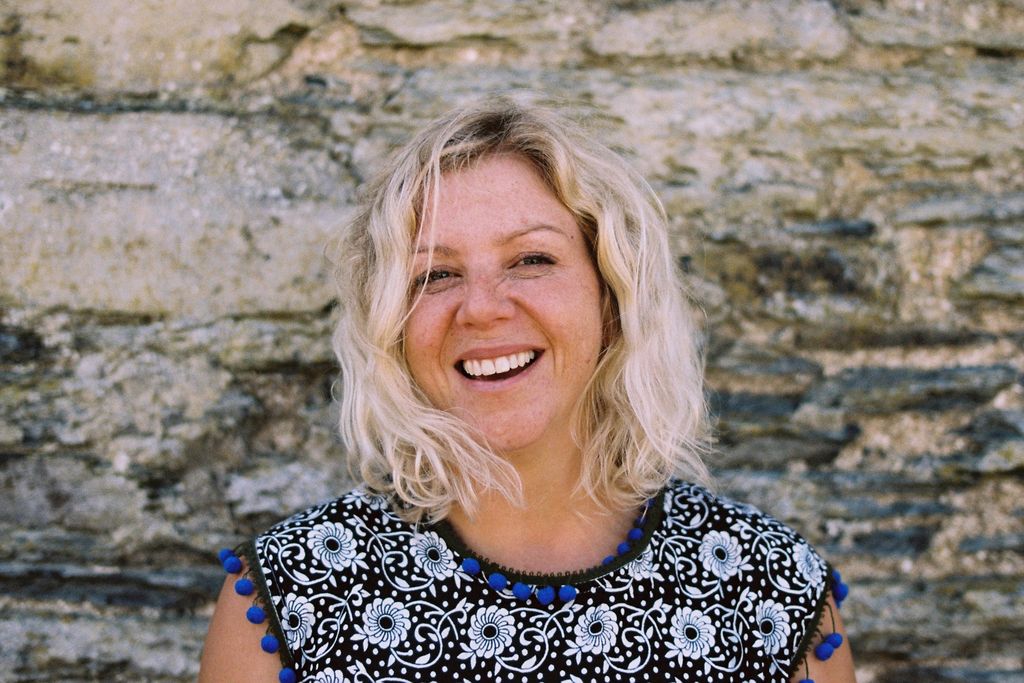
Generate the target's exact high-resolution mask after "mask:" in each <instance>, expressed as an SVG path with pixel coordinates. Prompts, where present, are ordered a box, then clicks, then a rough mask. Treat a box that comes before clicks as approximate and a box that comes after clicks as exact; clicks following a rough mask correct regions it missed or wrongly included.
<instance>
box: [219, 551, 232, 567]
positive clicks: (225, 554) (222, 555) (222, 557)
mask: <svg viewBox="0 0 1024 683" xmlns="http://www.w3.org/2000/svg"><path fill="white" fill-rule="evenodd" d="M234 555H235V551H234V550H232V549H231V548H221V549H220V552H219V553H217V560H218V561H220V563H221V564H224V560H226V559H228V558H229V557H234Z"/></svg>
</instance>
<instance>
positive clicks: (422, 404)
mask: <svg viewBox="0 0 1024 683" xmlns="http://www.w3.org/2000/svg"><path fill="white" fill-rule="evenodd" d="M491 154H516V155H519V156H521V157H522V158H524V159H526V160H528V161H529V162H531V163H532V164H533V166H534V168H535V169H536V170H537V172H538V173H539V175H540V177H541V178H542V179H543V180H544V182H545V183H546V184H547V185H548V187H549V188H550V189H551V191H552V192H553V193H554V194H555V196H557V197H558V199H559V200H560V201H561V202H562V203H563V204H564V205H565V206H566V207H567V208H568V209H569V211H570V212H571V213H572V214H573V215H574V216H575V218H576V220H577V223H578V225H579V226H580V229H581V231H582V232H583V234H584V235H585V237H586V239H587V241H588V245H589V248H590V253H591V254H592V256H593V258H594V262H595V264H596V266H597V270H598V272H599V273H600V277H601V280H602V283H603V286H604V288H605V290H606V292H605V294H606V296H605V297H604V299H605V301H606V302H607V305H606V306H605V311H604V314H605V329H606V334H605V337H606V338H605V344H604V348H603V350H602V354H601V357H600V359H599V361H598V365H597V368H596V370H595V372H594V375H593V377H592V378H591V380H590V382H589V384H588V386H587V388H586V389H585V390H584V393H583V395H582V396H581V398H580V401H579V403H578V406H577V409H576V412H575V419H574V425H573V436H574V438H575V440H576V442H577V444H578V445H579V446H580V448H581V451H582V453H583V462H582V469H581V476H580V481H579V483H578V486H577V491H583V492H585V493H586V494H587V495H589V496H591V497H592V498H593V499H594V500H595V501H596V502H598V503H599V504H601V505H606V506H607V505H610V506H615V507H631V506H634V505H639V504H640V503H641V502H642V501H643V500H645V499H647V498H649V497H650V496H652V495H654V494H655V493H656V492H657V491H658V490H659V489H660V488H662V487H663V486H664V485H665V484H666V483H667V481H668V480H669V479H670V478H671V477H673V476H676V477H680V478H682V479H687V480H690V481H695V482H699V483H705V484H706V483H708V482H709V479H710V477H709V475H708V471H707V469H706V467H705V466H704V464H703V462H702V460H701V456H702V455H703V454H704V453H706V452H707V449H708V444H709V437H708V417H707V404H706V402H705V399H704V394H703V359H702V356H701V353H700V348H699V343H698V342H699V338H698V328H697V325H696V323H695V319H694V310H693V309H692V307H691V306H690V305H689V302H688V297H687V296H686V292H685V290H684V288H683V286H682V283H681V281H680V279H679V275H678V272H677V269H676V265H675V263H674V260H673V257H672V255H671V250H670V248H669V243H668V231H667V219H666V216H665V212H664V209H663V207H662V205H661V202H660V201H659V200H658V198H657V196H656V195H655V193H654V191H653V190H652V189H651V187H650V186H649V185H648V184H647V183H646V182H645V181H644V180H643V178H642V177H640V175H639V174H638V173H637V172H636V171H635V170H633V169H632V168H631V167H630V166H629V165H628V164H627V163H626V162H625V161H623V160H622V159H621V158H620V157H619V156H618V155H616V154H615V153H614V152H612V151H611V150H609V149H608V148H606V147H604V146H603V145H601V144H599V143H597V142H595V141H594V140H593V138H591V137H589V136H587V135H586V134H585V132H584V131H583V130H582V129H580V128H579V127H578V126H577V125H576V124H574V123H571V122H569V121H567V120H566V119H564V118H562V117H561V116H559V115H557V114H555V113H554V112H552V111H549V110H546V109H543V108H540V107H536V106H532V105H526V104H521V103H517V102H516V101H514V100H512V99H509V98H507V97H495V98H489V99H486V100H483V101H480V102H477V103H475V104H471V105H469V106H464V107H461V108H458V109H455V110H453V111H451V112H449V113H447V114H445V115H443V116H441V117H440V118H438V119H436V120H435V121H433V122H432V123H430V124H428V125H427V126H426V127H425V128H424V129H423V130H422V131H421V132H420V133H419V134H418V135H416V136H415V137H414V138H413V139H412V140H411V141H410V142H409V143H408V144H406V145H405V146H403V147H402V148H401V149H399V150H397V152H396V153H395V154H394V155H393V156H392V157H391V158H390V160H389V161H388V162H387V163H386V164H385V167H384V168H383V169H382V170H381V171H380V173H379V174H378V175H377V177H376V179H375V180H374V181H372V182H371V183H370V184H369V185H368V186H367V188H366V189H367V191H366V194H365V197H364V201H363V207H362V209H361V211H360V212H359V214H358V215H357V216H356V218H355V219H354V220H353V221H352V223H351V224H350V225H349V226H348V229H347V230H346V231H345V232H344V233H343V234H341V235H340V236H339V238H338V240H337V241H336V243H335V245H334V246H335V254H334V256H333V257H332V260H333V262H334V264H335V278H336V282H337V285H338V290H339V295H340V301H341V315H340V319H339V321H338V324H337V327H336V328H335V331H334V336H333V346H334V352H335V354H336V355H337V358H338V361H339V363H340V365H341V373H340V396H339V397H338V403H339V408H340V417H339V423H340V433H341V438H342V442H343V444H344V446H345V448H346V450H347V453H348V455H349V464H350V468H351V470H352V473H353V476H354V477H355V478H357V479H359V480H361V481H362V482H363V483H364V484H365V485H366V486H367V487H368V488H369V489H370V490H372V491H375V492H378V493H382V494H385V495H389V496H391V497H393V498H396V499H397V502H398V503H399V513H400V514H401V515H402V516H403V517H405V518H406V519H409V520H410V521H420V520H422V519H424V518H426V519H427V520H429V521H436V520H437V519H440V518H442V517H444V516H445V515H446V514H447V513H448V511H449V509H450V508H451V506H452V504H453V503H458V504H459V505H460V506H461V507H463V508H464V509H465V510H467V512H469V513H470V514H472V511H473V510H474V509H475V506H476V503H477V500H478V495H479V493H480V492H482V491H484V490H487V489H492V490H496V491H498V492H500V493H502V494H503V495H505V496H507V497H508V498H509V499H510V500H512V501H518V502H521V501H522V491H521V485H520V481H519V478H518V476H517V474H516V471H515V468H514V467H513V466H512V465H511V464H510V463H509V462H508V461H506V460H504V459H503V458H502V457H501V456H500V455H499V454H497V453H495V452H493V451H492V450H490V449H489V448H488V446H487V445H486V443H485V441H484V440H483V439H482V438H481V437H480V435H478V434H475V433H474V432H473V431H472V430H471V428H470V427H469V425H468V424H467V423H465V422H464V421H462V420H461V419H459V418H457V417H455V416H453V415H451V414H449V413H447V412H445V411H443V410H439V409H437V408H434V407H433V406H431V405H430V403H429V401H428V400H427V399H426V397H425V395H424V394H423V392H422V391H421V390H420V389H419V388H418V387H417V386H416V385H415V382H414V381H413V380H412V377H411V374H410V371H409V368H408V366H407V364H406V360H405V353H404V346H403V345H404V336H403V332H404V326H405V321H406V319H407V316H408V313H409V310H410V306H411V305H412V304H413V303H414V301H412V300H411V299H410V291H409V288H408V283H409V282H410V280H411V277H410V275H411V268H412V257H413V251H414V245H415V244H417V243H418V241H419V239H420V235H421V232H422V225H420V220H419V217H420V216H422V215H423V209H424V205H425V202H426V201H427V198H428V197H431V196H433V197H434V198H435V199H436V197H437V194H438V193H437V192H436V191H432V190H436V188H437V187H438V185H439V182H440V178H441V176H442V174H444V173H449V172H454V171H457V170H458V169H461V168H465V167H466V166H467V165H469V164H472V163H473V162H475V161H478V160H479V159H481V158H483V157H485V156H487V155H491Z"/></svg>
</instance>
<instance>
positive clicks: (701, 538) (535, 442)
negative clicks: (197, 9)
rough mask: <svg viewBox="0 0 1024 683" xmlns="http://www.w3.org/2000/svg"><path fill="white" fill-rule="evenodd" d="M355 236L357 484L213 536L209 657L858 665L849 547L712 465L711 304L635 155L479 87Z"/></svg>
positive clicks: (508, 664) (275, 666)
mask: <svg viewBox="0 0 1024 683" xmlns="http://www.w3.org/2000/svg"><path fill="white" fill-rule="evenodd" d="M337 247H338V248H337V252H336V254H337V265H338V268H337V278H338V283H339V289H340V294H341V302H342V305H343V312H342V315H341V318H340V321H339V323H338V327H337V329H336V331H335V338H334V348H335V352H336V354H337V356H338V360H339V363H340V366H341V385H342V392H341V399H340V406H339V408H340V431H341V435H342V438H343V441H344V443H345V446H346V448H347V450H348V453H349V456H350V459H351V463H352V465H353V471H354V475H355V476H356V478H357V479H358V481H359V482H360V484H359V486H358V487H357V488H356V489H355V490H354V491H352V492H350V493H348V494H346V495H344V496H342V497H341V498H338V499H336V500H333V501H329V502H327V503H324V504H322V505H319V506H316V507H314V508H310V509H308V510H305V511H303V512H300V513H298V514H297V515H294V516H292V517H290V518H289V519H287V520H285V521H283V522H281V523H280V524H278V525H276V526H275V527H273V528H271V529H270V530H268V531H267V532H264V533H262V534H260V535H259V536H257V537H256V538H255V539H253V540H252V541H250V542H249V543H246V544H244V545H243V546H240V547H239V548H238V549H235V550H224V551H222V553H221V560H222V562H223V563H224V566H225V569H226V570H227V571H228V572H229V573H230V574H232V576H231V577H229V580H228V581H227V582H226V583H225V587H224V589H223V591H222V594H221V597H220V599H219V601H218V605H217V609H216V612H215V614H214V619H213V623H212V624H211V627H210V635H209V637H208V639H207V646H206V649H205V651H204V656H203V663H202V673H201V680H203V681H229V682H230V681H259V680H273V679H274V677H275V676H277V678H278V680H280V681H285V682H287V681H295V680H299V679H302V680H308V681H315V682H317V683H328V682H329V683H334V682H336V681H348V680H366V681H369V680H389V681H423V680H437V681H448V680H484V679H486V680H510V681H511V680H515V681H519V680H522V679H523V678H527V679H531V680H533V679H537V680H541V679H542V680H559V681H564V680H576V681H584V680H600V681H619V680H622V681H625V680H644V681H664V680H691V681H695V680H717V681H747V680H757V681H773V682H778V683H782V682H784V681H788V680H793V681H796V680H799V679H801V678H802V679H808V678H810V677H811V676H814V677H815V679H816V680H818V681H819V682H820V681H832V682H838V683H845V682H847V681H852V680H853V674H852V660H851V658H850V654H849V652H850V649H849V647H848V646H844V645H843V643H844V632H843V627H842V622H841V620H840V619H839V616H838V611H837V609H836V607H837V602H841V601H842V598H843V597H844V596H845V591H846V588H845V584H843V583H842V582H841V580H840V578H839V576H838V573H836V572H834V571H833V570H832V569H831V568H830V567H828V565H827V564H826V563H825V561H824V560H822V559H821V557H819V556H818V555H817V553H815V552H814V550H812V549H811V548H810V546H808V545H807V543H806V542H805V541H803V539H801V538H800V536H798V535H797V534H796V532H794V531H793V530H792V529H790V528H788V527H786V526H785V525H783V524H781V523H780V522H778V521H776V520H774V519H772V518H771V517H768V516H767V515H765V514H763V513H761V512H759V511H758V510H756V509H753V508H751V507H749V506H745V505H742V504H739V503H734V502H731V501H727V500H725V499H722V498H717V497H715V496H714V495H713V494H712V493H710V492H709V491H708V489H707V488H705V487H706V486H707V485H708V475H707V471H706V469H705V468H704V466H703V465H702V463H701V455H702V453H704V452H706V451H707V450H708V447H707V415H706V407H705V402H704V397H703V377H702V362H701V358H700V355H699V353H698V348H699V341H698V330H697V327H696V325H695V323H694V320H693V316H692V308H691V306H690V305H689V303H688V301H687V298H686V296H685V295H684V291H683V289H682V288H681V286H680V283H679V281H678V279H677V274H676V272H675V269H674V265H673V259H672V256H671V251H670V249H669V246H668V235H667V230H666V218H665V216H664V213H663V211H662V208H661V205H660V203H659V202H658V200H657V198H656V196H655V195H654V193H653V191H651V189H650V188H649V187H648V186H647V184H646V183H645V182H644V181H643V180H642V179H641V178H640V177H639V176H638V175H637V174H636V173H635V172H633V171H632V170H631V169H630V168H629V167H628V165H626V164H625V163H624V162H623V161H622V160H621V159H620V158H619V157H617V156H616V155H615V154H613V153H612V152H610V151H609V150H607V149H606V148H604V147H603V146H601V145H600V144H598V143H596V142H594V140H593V139H592V138H590V137H588V136H587V135H586V134H585V133H584V132H583V131H582V130H581V129H579V128H578V127H576V126H575V125H573V124H571V123H569V122H567V121H566V120H564V119H562V118H560V117H559V116H557V115H555V114H553V113H551V112H547V111H544V110H542V109H538V108H535V107H529V106H524V105H520V104H517V103H515V102H513V101H510V100H507V99H503V98H498V99H491V100H487V101H484V102H481V103H478V104H475V105H472V106H468V107H464V108H461V109H459V110H456V111H454V112H452V113H450V114H448V115H446V116H444V117H442V118H440V119H438V120H437V121H435V122H433V123H431V124H430V125H428V126H427V127H426V128H425V129H424V130H423V131H422V132H421V133H420V134H419V135H418V136H417V137H416V138H414V139H413V140H412V141H411V142H410V143H409V144H407V145H406V146H405V147H403V148H402V149H401V150H399V151H398V152H397V154H396V155H395V156H394V157H393V158H392V159H391V161H390V162H389V164H388V165H387V166H386V168H385V169H384V171H383V173H382V174H381V176H380V177H379V178H378V179H377V180H376V181H375V182H374V183H372V184H371V185H370V186H369V187H368V188H367V193H366V199H365V208H364V210H363V211H362V212H361V214H360V215H359V216H358V218H357V219H356V220H355V221H354V222H353V223H352V225H351V226H349V228H348V229H347V230H346V231H345V232H344V233H343V234H342V235H341V236H340V239H339V241H338V244H337ZM243 615H244V617H243ZM261 648H262V650H263V651H264V653H268V652H269V653H277V654H278V656H279V657H280V662H276V661H275V657H271V656H270V655H268V654H261V652H260V649H261ZM812 652H813V655H812V654H811V653H812Z"/></svg>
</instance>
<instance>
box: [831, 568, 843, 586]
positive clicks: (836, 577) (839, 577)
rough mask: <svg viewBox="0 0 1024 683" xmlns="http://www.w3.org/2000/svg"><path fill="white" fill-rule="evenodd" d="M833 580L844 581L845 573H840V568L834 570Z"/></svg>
mask: <svg viewBox="0 0 1024 683" xmlns="http://www.w3.org/2000/svg"><path fill="white" fill-rule="evenodd" d="M832 580H833V581H834V582H836V583H842V581H843V575H842V574H840V573H839V570H838V569H833V570H832Z"/></svg>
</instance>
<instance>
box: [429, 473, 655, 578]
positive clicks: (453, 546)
mask: <svg viewBox="0 0 1024 683" xmlns="http://www.w3.org/2000/svg"><path fill="white" fill-rule="evenodd" d="M668 488H669V487H668V486H665V487H663V488H662V489H661V490H660V491H658V493H657V494H655V496H654V498H653V500H652V503H651V507H650V509H649V510H648V512H647V519H646V520H644V526H643V532H644V535H643V536H642V537H641V538H640V540H639V541H637V542H636V543H634V544H633V547H632V548H630V550H629V552H628V553H626V554H624V555H617V556H616V557H615V559H614V560H613V561H612V562H609V563H608V564H599V565H597V566H595V567H590V568H588V569H577V570H573V571H568V572H557V573H554V574H532V573H528V572H524V571H522V570H519V569H515V568H513V567H507V566H505V565H503V564H501V563H498V562H495V561H493V560H491V559H489V558H487V557H484V556H483V555H481V554H479V553H477V552H474V551H473V550H472V549H470V548H469V546H467V545H466V544H465V543H464V542H463V540H462V537H460V536H459V534H458V532H457V531H455V527H453V526H452V525H451V523H449V521H448V519H447V518H445V519H442V520H440V521H438V522H436V523H434V524H431V525H428V526H427V527H426V528H427V529H428V530H430V531H434V532H436V533H437V535H439V536H440V537H441V538H443V539H444V541H445V543H447V544H448V548H449V549H450V550H451V551H452V552H454V553H455V555H456V556H457V560H456V563H457V564H459V565H461V561H462V560H463V559H465V558H467V557H471V558H473V559H475V560H477V561H478V562H480V568H481V570H482V572H481V574H482V575H483V576H485V577H486V576H488V575H490V574H491V573H493V572H499V573H501V574H504V575H505V577H506V578H507V579H508V581H509V583H510V584H511V583H515V582H517V581H520V582H522V583H526V584H533V585H536V586H545V585H554V586H557V585H559V584H574V585H578V584H580V583H583V582H586V581H593V580H594V579H597V578H600V577H602V576H605V575H606V574H611V573H612V572H615V571H616V570H618V569H619V568H621V567H624V566H625V565H627V564H629V563H630V562H632V561H633V560H635V559H636V558H638V557H639V556H640V555H642V554H643V552H644V551H645V550H647V548H648V547H649V546H650V544H651V538H652V537H653V536H654V532H655V531H656V530H657V529H658V528H659V527H660V526H661V521H662V519H663V517H664V516H665V505H664V502H665V493H666V491H667V490H668Z"/></svg>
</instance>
